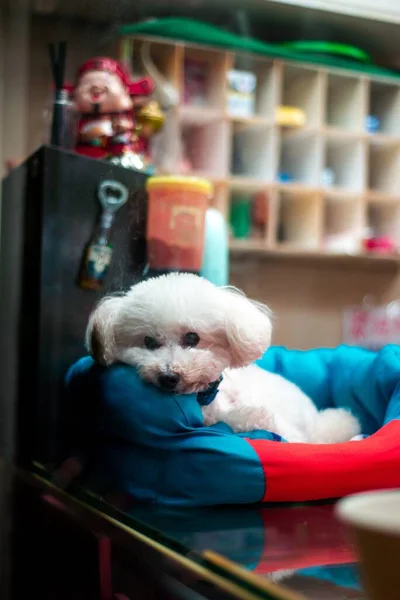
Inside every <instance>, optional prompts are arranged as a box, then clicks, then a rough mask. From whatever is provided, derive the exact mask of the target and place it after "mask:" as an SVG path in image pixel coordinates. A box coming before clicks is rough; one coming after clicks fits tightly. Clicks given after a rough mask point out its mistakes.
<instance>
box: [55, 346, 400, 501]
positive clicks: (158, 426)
mask: <svg viewBox="0 0 400 600" xmlns="http://www.w3.org/2000/svg"><path fill="white" fill-rule="evenodd" d="M258 364H259V365H260V366H261V367H262V368H264V369H267V370H269V371H272V372H274V373H279V374H280V375H282V376H283V377H286V378H287V379H289V380H290V381H292V382H293V383H295V384H297V385H298V386H299V387H300V388H301V389H302V390H303V391H304V392H305V393H306V394H308V395H309V396H310V397H311V398H312V399H313V401H314V402H315V404H316V405H317V407H318V408H319V409H324V408H328V407H344V408H348V409H350V410H351V411H352V412H353V413H354V414H355V415H356V416H357V417H358V418H359V420H360V423H361V426H362V432H363V434H364V435H365V436H366V437H365V439H363V440H360V441H352V442H347V443H344V444H330V445H311V444H294V443H285V442H281V441H276V437H277V436H275V435H274V434H273V433H271V432H266V431H254V432H248V433H245V434H235V433H234V432H233V431H232V430H231V428H230V427H229V426H228V425H226V424H224V423H218V424H216V425H214V426H211V427H206V426H204V424H203V419H202V413H201V407H200V404H201V403H208V402H209V401H211V400H212V398H213V396H211V397H207V395H204V394H203V395H199V396H196V395H195V394H193V395H183V396H177V395H173V394H166V393H165V392H161V391H160V390H158V389H157V388H155V387H154V386H151V385H149V384H146V383H144V382H143V381H142V380H141V379H140V378H139V376H138V375H137V372H136V370H135V369H134V368H133V367H129V366H126V365H122V364H118V365H114V366H112V367H108V368H105V367H101V366H99V365H96V364H95V363H94V362H93V360H92V359H91V358H89V357H85V358H83V359H81V360H80V361H78V362H77V363H75V364H74V365H73V366H72V367H71V369H70V371H69V373H68V374H67V378H66V392H67V400H68V403H69V405H70V408H71V409H72V410H73V412H74V414H75V428H74V436H73V443H72V444H70V446H69V455H70V456H71V455H73V456H77V457H79V458H80V460H82V461H84V462H85V464H86V465H87V469H86V482H85V483H86V485H90V487H91V488H92V489H93V490H94V491H96V492H97V493H99V494H102V495H104V494H107V493H117V494H118V493H122V494H127V495H128V496H130V497H132V499H134V500H136V501H143V502H147V503H153V504H159V505H166V506H210V505H217V504H239V503H257V502H282V501H284V502H286V501H287V502H299V501H309V500H317V499H328V498H337V497H341V496H345V495H347V494H350V493H355V492H361V491H365V490H371V489H382V488H393V487H400V420H399V419H400V387H399V382H400V347H397V346H387V347H385V348H384V349H382V350H381V351H380V352H370V351H367V350H363V349H359V348H352V347H348V346H340V347H338V348H336V349H319V350H309V351H296V350H287V349H285V348H282V347H272V348H270V349H269V350H268V351H267V352H266V354H265V355H264V356H263V358H262V359H261V360H260V361H259V363H258ZM214 394H215V392H214Z"/></svg>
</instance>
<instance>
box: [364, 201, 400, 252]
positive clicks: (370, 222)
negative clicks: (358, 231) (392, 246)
mask: <svg viewBox="0 0 400 600" xmlns="http://www.w3.org/2000/svg"><path fill="white" fill-rule="evenodd" d="M367 226H368V227H369V228H370V230H371V231H370V234H371V235H373V236H377V237H379V236H383V235H384V236H389V237H390V238H391V239H392V240H393V241H394V242H396V243H397V244H398V245H399V244H400V204H398V203H396V204H389V203H388V204H379V203H370V204H369V205H368V207H367Z"/></svg>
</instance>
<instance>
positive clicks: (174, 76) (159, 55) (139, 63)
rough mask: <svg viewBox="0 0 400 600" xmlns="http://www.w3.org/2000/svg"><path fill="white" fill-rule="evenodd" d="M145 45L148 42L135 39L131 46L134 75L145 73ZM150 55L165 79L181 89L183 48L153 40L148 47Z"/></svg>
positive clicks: (130, 66)
mask: <svg viewBox="0 0 400 600" xmlns="http://www.w3.org/2000/svg"><path fill="white" fill-rule="evenodd" d="M149 42H150V40H149ZM145 43H146V44H147V43H148V41H147V40H144V39H134V40H133V43H132V45H131V56H132V61H131V64H130V65H129V68H130V69H131V70H132V71H133V72H134V73H141V72H142V71H143V67H144V65H143V60H142V52H143V53H146V50H145V49H144V48H143V44H145ZM148 54H149V57H150V60H151V61H152V62H153V63H154V64H155V66H156V68H157V69H158V70H159V71H160V73H161V74H162V75H163V77H165V78H166V79H167V81H169V82H170V83H171V84H172V85H174V86H176V87H177V88H178V89H179V88H180V86H181V78H182V54H183V47H182V46H180V45H176V44H170V43H169V42H167V41H165V40H164V41H162V40H157V41H155V40H151V42H150V46H149V47H148ZM123 62H126V60H123Z"/></svg>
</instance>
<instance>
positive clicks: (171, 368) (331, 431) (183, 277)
mask: <svg viewBox="0 0 400 600" xmlns="http://www.w3.org/2000/svg"><path fill="white" fill-rule="evenodd" d="M271 331H272V325H271V314H270V311H269V309H268V308H267V307H266V306H264V305H262V304H259V303H257V302H253V301H251V300H249V299H247V298H246V296H244V295H243V294H242V293H241V292H239V291H238V290H236V289H234V288H231V287H226V288H218V287H216V286H214V285H213V284H212V283H210V282H208V281H207V280H205V279H202V278H201V277H197V276H196V275H190V274H170V275H164V276H161V277H157V278H153V279H149V280H147V281H143V282H141V283H139V284H137V285H134V286H133V287H132V288H131V289H130V290H129V291H128V292H127V293H126V294H124V295H121V296H114V297H108V298H105V299H104V300H102V301H101V302H100V304H99V305H98V306H97V308H96V309H95V310H94V312H93V313H92V315H91V317H90V321H89V325H88V329H87V346H88V349H89V351H90V353H91V354H92V356H93V357H94V359H95V360H96V361H97V362H99V363H100V364H102V365H112V364H113V363H115V362H123V363H126V364H129V365H133V366H134V367H136V368H137V370H138V372H139V375H140V377H142V379H143V380H145V381H147V382H149V383H152V384H154V385H156V386H158V387H160V388H162V389H163V390H165V391H168V392H173V393H176V394H190V393H193V392H201V391H205V390H206V389H207V388H208V387H209V386H210V385H211V384H212V383H214V382H216V381H218V379H219V378H220V376H221V374H223V379H222V381H221V383H220V385H219V388H218V389H219V392H218V394H217V395H216V398H215V399H214V401H213V402H212V403H211V404H210V405H208V406H206V407H204V408H203V414H204V421H205V424H206V425H211V424H213V423H216V422H217V421H224V422H225V423H228V424H229V425H230V426H231V427H232V429H233V430H234V431H237V432H243V431H251V430H254V429H266V430H268V431H272V432H274V433H277V434H278V435H281V436H282V437H284V438H286V439H287V440H288V441H291V442H312V443H333V442H344V441H346V440H350V439H351V438H352V437H353V436H356V435H357V434H358V433H359V424H358V422H357V420H356V419H355V417H353V416H352V415H351V413H349V412H347V411H346V410H342V409H327V410H324V411H321V412H318V410H317V409H316V408H315V406H314V404H313V402H312V401H311V400H310V398H308V396H306V395H305V394H304V393H303V392H302V391H301V390H300V389H299V388H298V387H297V386H296V385H294V384H293V383H290V382H289V381H287V380H286V379H283V378H282V377H280V376H279V375H275V374H273V373H269V372H267V371H265V370H263V369H261V368H259V367H258V366H256V365H254V364H252V363H253V362H254V361H255V360H256V359H258V358H259V357H260V356H262V354H263V353H264V352H265V351H266V349H267V348H268V346H269V344H270V341H271Z"/></svg>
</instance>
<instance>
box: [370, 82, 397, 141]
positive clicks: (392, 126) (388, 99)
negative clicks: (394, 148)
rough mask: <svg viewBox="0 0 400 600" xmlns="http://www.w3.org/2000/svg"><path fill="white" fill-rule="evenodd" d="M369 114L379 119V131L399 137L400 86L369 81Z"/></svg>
mask: <svg viewBox="0 0 400 600" xmlns="http://www.w3.org/2000/svg"><path fill="white" fill-rule="evenodd" d="M368 112H369V114H370V115H373V116H374V117H377V118H378V119H379V121H380V127H379V132H380V133H384V134H387V135H391V136H397V137H400V119H399V115H400V87H399V85H398V84H397V85H394V84H390V83H387V82H383V81H371V83H370V90H369V110H368Z"/></svg>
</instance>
